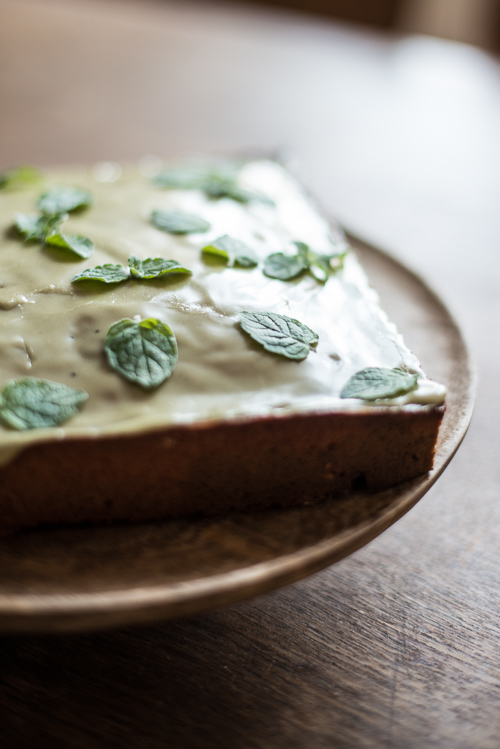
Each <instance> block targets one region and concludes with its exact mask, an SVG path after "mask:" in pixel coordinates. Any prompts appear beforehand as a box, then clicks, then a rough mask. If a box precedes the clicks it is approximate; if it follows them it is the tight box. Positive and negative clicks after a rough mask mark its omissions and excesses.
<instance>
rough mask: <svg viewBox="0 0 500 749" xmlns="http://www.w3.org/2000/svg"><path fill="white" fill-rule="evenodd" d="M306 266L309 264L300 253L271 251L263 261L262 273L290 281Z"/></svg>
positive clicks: (306, 267)
mask: <svg viewBox="0 0 500 749" xmlns="http://www.w3.org/2000/svg"><path fill="white" fill-rule="evenodd" d="M308 268H309V264H308V263H307V260H306V259H305V258H304V257H303V255H302V254H301V253H298V254H297V255H285V254H284V253H283V252H273V253H272V255H268V256H267V258H266V259H265V262H264V274H265V275H266V276H269V278H278V279H279V280H280V281H290V280H291V279H292V278H296V277H297V276H299V275H300V274H301V273H303V272H304V271H305V270H308Z"/></svg>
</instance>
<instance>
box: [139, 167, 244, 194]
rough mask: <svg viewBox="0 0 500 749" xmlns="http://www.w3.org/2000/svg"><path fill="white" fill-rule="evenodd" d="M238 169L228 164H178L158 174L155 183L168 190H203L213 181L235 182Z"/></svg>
mask: <svg viewBox="0 0 500 749" xmlns="http://www.w3.org/2000/svg"><path fill="white" fill-rule="evenodd" d="M238 169H239V165H238V164H235V163H228V162H223V163H221V162H219V163H215V164H214V163H211V164H210V163H209V164H207V163H205V164H203V163H199V162H198V163H196V162H190V163H186V164H177V165H175V166H172V167H170V168H168V169H164V170H163V171H161V172H160V174H157V175H156V177H154V178H153V183H154V184H155V185H156V186H157V187H163V188H164V189H167V190H203V189H204V186H205V185H206V184H207V182H210V181H211V180H234V179H235V177H236V174H237V172H238Z"/></svg>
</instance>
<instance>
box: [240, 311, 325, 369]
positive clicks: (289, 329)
mask: <svg viewBox="0 0 500 749" xmlns="http://www.w3.org/2000/svg"><path fill="white" fill-rule="evenodd" d="M240 322H241V327H242V328H243V330H244V331H245V333H248V335H249V336H250V337H251V338H253V340H254V341H257V343H260V344H261V345H262V346H264V348H265V349H266V351H270V352H271V353H273V354H279V355H280V356H286V357H287V358H288V359H296V360H297V361H300V360H302V359H305V358H306V356H307V355H308V353H309V351H310V350H311V348H314V346H316V344H317V343H318V340H319V338H318V335H317V334H316V333H315V332H314V331H313V330H311V328H308V327H307V325H304V324H303V323H301V322H300V321H299V320H294V319H293V318H292V317H286V316H285V315H279V314H277V313H276V312H242V313H241V316H240Z"/></svg>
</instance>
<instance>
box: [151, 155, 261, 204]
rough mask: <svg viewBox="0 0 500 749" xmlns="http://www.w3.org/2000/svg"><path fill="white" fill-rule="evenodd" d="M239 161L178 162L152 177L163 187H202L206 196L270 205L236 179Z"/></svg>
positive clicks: (194, 188)
mask: <svg viewBox="0 0 500 749" xmlns="http://www.w3.org/2000/svg"><path fill="white" fill-rule="evenodd" d="M240 168H241V164H238V163H230V162H223V163H220V162H219V163H217V164H196V163H191V164H180V165H177V166H174V167H171V168H170V169H165V170H164V171H162V172H160V174H158V175H157V176H156V177H154V179H153V182H154V184H155V185H157V186H158V187H163V188H164V189H167V190H202V191H203V192H204V193H205V194H206V195H207V196H208V197H209V198H214V199H219V198H230V199H231V200H236V201H238V202H239V203H250V202H251V201H258V202H261V203H267V204H269V205H274V203H273V201H272V200H271V199H270V198H268V197H267V196H266V195H262V194H261V193H258V192H255V191H253V190H248V189H247V188H245V187H242V186H241V185H239V184H238V182H237V174H238V171H239V170H240Z"/></svg>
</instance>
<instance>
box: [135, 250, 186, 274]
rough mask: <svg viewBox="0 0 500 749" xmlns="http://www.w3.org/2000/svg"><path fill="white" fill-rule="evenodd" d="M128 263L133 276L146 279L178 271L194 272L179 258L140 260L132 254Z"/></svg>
mask: <svg viewBox="0 0 500 749" xmlns="http://www.w3.org/2000/svg"><path fill="white" fill-rule="evenodd" d="M128 264H129V267H130V275H131V277H132V278H137V279H144V280H148V279H151V278H160V277H161V276H165V275H175V274H177V273H180V274H189V275H190V274H191V273H192V271H190V270H189V268H185V267H184V266H183V265H181V264H180V263H178V262H177V260H165V259H164V258H162V257H155V258H151V257H148V258H147V260H140V259H139V258H138V257H136V256H135V255H131V256H130V257H129V259H128Z"/></svg>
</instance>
